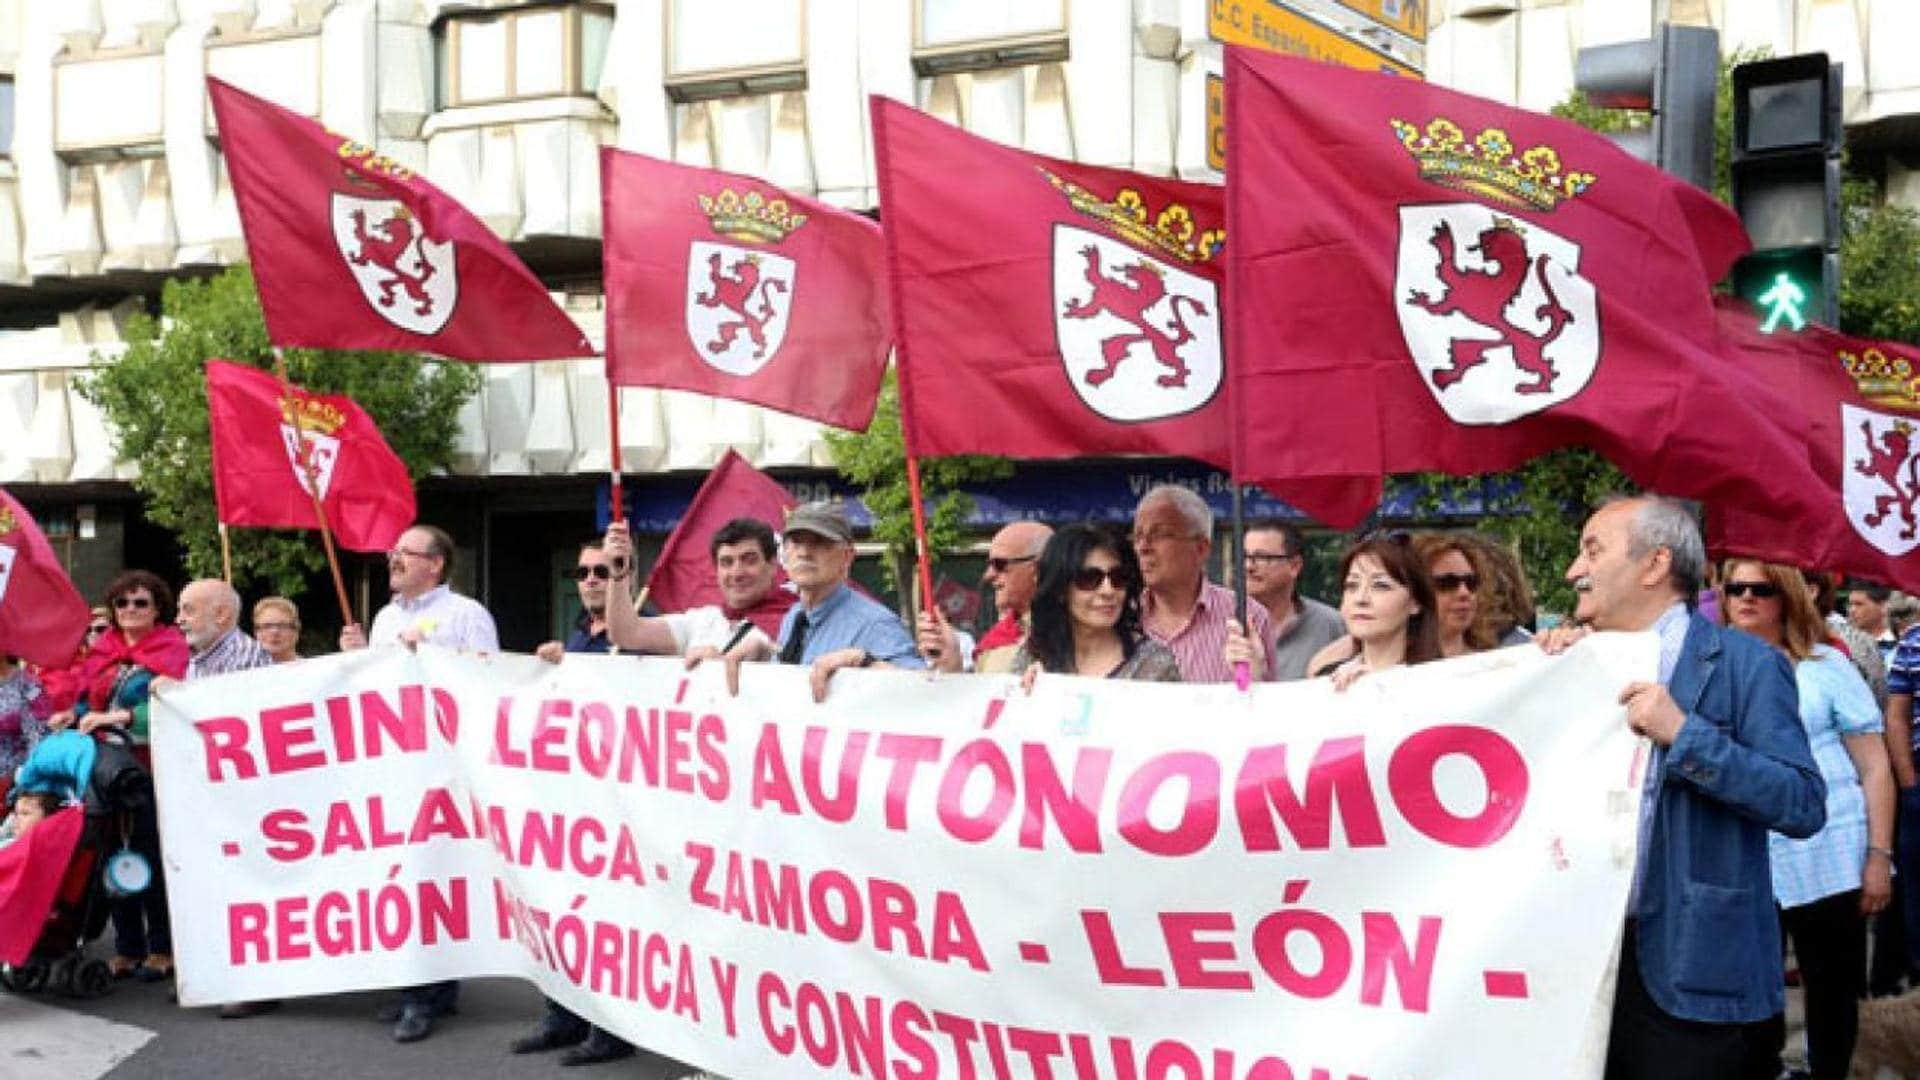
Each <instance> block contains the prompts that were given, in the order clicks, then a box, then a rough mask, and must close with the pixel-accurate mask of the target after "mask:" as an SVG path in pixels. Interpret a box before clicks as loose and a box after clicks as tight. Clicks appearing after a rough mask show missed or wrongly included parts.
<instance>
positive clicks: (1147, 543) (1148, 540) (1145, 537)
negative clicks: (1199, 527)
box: [1133, 529, 1200, 547]
mask: <svg viewBox="0 0 1920 1080" xmlns="http://www.w3.org/2000/svg"><path fill="white" fill-rule="evenodd" d="M1198 539H1200V537H1199V535H1198V534H1196V533H1180V532H1174V531H1173V530H1172V529H1148V530H1147V531H1146V532H1137V533H1134V534H1133V546H1134V547H1152V546H1153V545H1155V544H1158V543H1161V542H1163V541H1166V540H1198Z"/></svg>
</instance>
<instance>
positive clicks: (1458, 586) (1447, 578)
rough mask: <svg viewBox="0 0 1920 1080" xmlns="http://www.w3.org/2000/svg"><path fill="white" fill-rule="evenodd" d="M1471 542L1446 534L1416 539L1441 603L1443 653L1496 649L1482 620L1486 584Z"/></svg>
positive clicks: (1440, 622) (1417, 552)
mask: <svg viewBox="0 0 1920 1080" xmlns="http://www.w3.org/2000/svg"><path fill="white" fill-rule="evenodd" d="M1468 544H1469V542H1468V541H1466V540H1463V539H1461V538H1460V537H1457V536H1449V535H1447V534H1445V533H1421V534H1420V535H1418V536H1415V537H1414V538H1413V550H1414V553H1415V554H1417V555H1419V556H1420V560H1421V561H1422V562H1424V563H1426V565H1427V576H1428V577H1429V578H1430V579H1431V580H1432V581H1433V593H1434V599H1435V600H1436V601H1437V602H1438V603H1439V607H1440V612H1439V614H1440V617H1439V620H1438V622H1437V626H1438V628H1439V631H1440V655H1441V656H1465V655H1467V654H1468V653H1476V652H1485V651H1486V650H1488V649H1491V648H1493V646H1494V638H1493V635H1492V634H1491V633H1489V631H1488V628H1487V627H1486V626H1485V625H1484V620H1482V619H1481V617H1480V615H1481V611H1480V588H1481V586H1482V585H1483V584H1486V583H1487V575H1486V574H1485V573H1482V572H1481V569H1480V561H1479V557H1478V552H1476V551H1475V550H1474V549H1473V548H1472V547H1470V546H1468Z"/></svg>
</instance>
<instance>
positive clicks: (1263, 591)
mask: <svg viewBox="0 0 1920 1080" xmlns="http://www.w3.org/2000/svg"><path fill="white" fill-rule="evenodd" d="M1244 547H1245V558H1244V562H1245V564H1246V575H1247V598H1248V599H1249V600H1252V601H1254V602H1256V603H1258V604H1259V605H1260V606H1261V607H1262V608H1265V609H1266V612H1267V615H1268V616H1269V617H1270V618H1272V620H1273V626H1274V633H1273V678H1274V680H1275V681H1286V680H1290V679H1304V678H1306V677H1307V661H1308V660H1311V659H1312V658H1313V654H1314V653H1317V652H1319V651H1320V650H1321V649H1324V648H1326V647H1327V646H1328V645H1331V644H1332V643H1333V642H1335V641H1338V640H1339V639H1340V636H1341V635H1343V634H1345V633H1346V632H1347V631H1346V623H1344V622H1342V621H1341V619H1340V612H1339V611H1338V610H1337V609H1335V608H1333V607H1330V606H1328V605H1326V604H1323V603H1321V602H1320V601H1318V600H1315V599H1313V598H1312V597H1310V596H1301V595H1300V592H1299V588H1298V586H1299V582H1300V571H1301V569H1302V568H1303V567H1304V566H1305V565H1306V561H1307V560H1306V538H1305V537H1304V536H1302V535H1301V533H1300V530H1299V529H1298V528H1296V527H1294V526H1293V525H1291V524H1288V523H1287V522H1284V521H1255V522H1252V523H1250V524H1248V525H1247V531H1246V540H1245V541H1244Z"/></svg>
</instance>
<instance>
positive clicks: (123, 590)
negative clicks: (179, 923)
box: [48, 570, 190, 982]
mask: <svg viewBox="0 0 1920 1080" xmlns="http://www.w3.org/2000/svg"><path fill="white" fill-rule="evenodd" d="M105 606H106V608H107V609H108V610H109V611H111V612H112V613H113V619H112V621H113V625H112V627H111V628H109V629H108V630H107V632H106V633H104V634H101V635H100V636H99V637H97V638H94V639H93V644H92V647H91V648H90V649H89V650H88V652H87V656H86V658H85V659H84V660H82V661H80V664H79V667H78V669H77V674H76V675H75V677H74V678H73V679H72V680H71V685H72V689H71V691H70V692H71V693H73V694H76V695H77V698H76V700H74V701H73V703H72V705H71V707H70V708H67V709H64V710H62V711H60V712H58V713H55V714H54V715H53V717H52V718H51V719H49V720H48V724H49V726H51V727H53V728H55V729H56V730H58V729H62V728H66V727H69V726H73V725H76V724H77V725H78V727H79V729H80V730H81V731H82V732H87V733H90V732H93V731H97V730H99V729H101V728H106V727H113V728H119V729H120V730H122V731H125V732H126V733H127V735H128V736H129V737H130V738H131V739H132V740H133V744H134V745H133V752H134V756H135V757H136V758H138V759H139V761H140V764H141V765H143V766H145V767H147V768H149V769H151V768H152V767H153V766H152V759H151V758H150V757H149V756H148V753H147V745H146V743H147V698H148V695H149V693H150V692H151V690H152V686H153V680H154V679H155V678H157V677H159V676H163V675H164V676H166V677H167V678H170V679H180V678H185V677H186V674H187V659H188V657H189V655H190V652H189V649H188V647H187V638H186V635H184V634H182V633H181V632H180V628H179V627H177V626H174V625H173V615H174V607H173V590H172V589H169V588H167V583H166V582H164V581H161V580H160V578H159V577H157V576H156V575H154V574H151V573H148V572H147V571H145V570H128V571H126V572H124V573H122V574H121V575H120V576H119V577H116V578H114V579H113V581H112V583H111V584H109V585H108V586H107V595H106V604H105ZM128 842H129V843H130V844H131V845H132V846H133V849H134V850H135V851H137V852H139V853H140V854H141V855H142V856H144V857H145V858H146V859H147V862H148V863H149V865H151V866H152V867H153V884H151V885H149V886H148V887H147V888H146V890H145V891H144V892H141V893H139V894H138V895H136V896H130V897H127V898H125V899H122V900H118V901H115V903H114V906H113V930H114V950H113V951H114V956H113V959H112V960H110V961H109V962H108V967H109V968H110V969H111V970H112V971H113V974H114V977H115V978H126V977H128V976H130V975H138V976H139V977H140V979H141V980H142V981H148V982H158V981H160V980H162V979H165V978H168V977H169V976H171V975H172V974H173V956H172V952H173V948H172V945H173V941H172V935H171V931H170V928H169V926H168V924H167V889H166V877H165V875H164V874H163V873H162V872H161V862H160V835H159V832H158V831H157V830H156V829H155V827H154V823H153V815H152V814H135V815H134V829H133V835H132V836H130V837H129V838H128Z"/></svg>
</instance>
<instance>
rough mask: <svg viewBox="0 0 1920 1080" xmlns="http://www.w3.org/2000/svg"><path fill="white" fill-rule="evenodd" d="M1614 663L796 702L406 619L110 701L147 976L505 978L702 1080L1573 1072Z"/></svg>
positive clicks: (296, 990) (1592, 1053) (1597, 1027)
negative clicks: (449, 647)
mask: <svg viewBox="0 0 1920 1080" xmlns="http://www.w3.org/2000/svg"><path fill="white" fill-rule="evenodd" d="M1655 660H1656V648H1655V642H1654V639H1653V638H1652V637H1651V636H1650V635H1633V636H1614V635H1602V636H1598V637H1595V638H1592V639H1589V640H1588V641H1586V642H1583V643H1582V644H1581V645H1579V646H1578V647H1576V648H1575V649H1574V650H1572V651H1571V652H1569V653H1568V654H1567V655H1566V656H1564V657H1561V658H1558V659H1549V658H1547V657H1545V656H1544V655H1542V654H1541V653H1540V652H1539V651H1538V650H1536V649H1533V648H1530V647H1522V648H1515V649H1508V650H1503V651H1500V652H1494V653H1487V654H1482V655H1479V656H1474V657H1468V658H1465V659H1461V660H1455V661H1447V662H1444V663H1435V664H1429V665H1425V666H1423V667H1418V668H1405V669H1398V670H1395V671H1390V672H1386V673H1382V674H1379V675H1373V676H1369V677H1367V678H1364V679H1362V680H1360V682H1359V683H1357V684H1356V685H1355V686H1354V687H1353V688H1352V689H1351V690H1349V691H1347V692H1346V693H1344V694H1336V693H1334V692H1333V690H1332V689H1331V687H1330V686H1329V685H1328V682H1327V680H1324V679H1323V680H1318V681H1315V682H1310V683H1291V684H1283V685H1272V686H1269V685H1261V686H1257V687H1255V688H1254V690H1253V692H1252V693H1250V694H1242V693H1238V692H1236V691H1234V690H1233V688H1231V687H1225V686H1222V687H1209V686H1180V685H1162V684H1136V683H1127V684H1109V683H1106V682H1101V681H1093V680H1085V679H1078V678H1063V677H1053V676H1048V677H1044V678H1042V679H1041V680H1040V681H1039V685H1038V687H1037V688H1036V689H1035V691H1034V693H1033V694H1032V695H1031V696H1027V695H1024V694H1021V693H1020V692H1019V691H1018V689H1017V688H1015V687H1014V686H1013V684H1012V682H1011V680H1008V679H1001V678H995V677H990V676H978V677H974V676H967V677H944V678H937V679H929V678H928V677H927V676H925V675H922V674H918V673H906V672H884V671H874V672H863V671H845V672H841V673H840V674H838V675H836V676H835V677H834V681H833V685H832V687H831V693H830V694H829V697H828V701H827V703H826V704H824V705H815V704H814V703H813V702H812V700H811V697H810V695H809V693H808V690H807V685H806V674H807V673H806V672H805V671H803V670H800V669H796V668H783V667H776V666H756V665H749V666H748V669H747V670H746V671H745V672H744V678H743V680H742V681H743V686H742V689H741V694H740V696H739V697H737V698H730V697H728V696H727V695H726V691H725V689H724V680H723V678H722V673H721V672H720V671H719V670H717V669H699V670H696V671H695V672H693V673H692V674H691V675H689V674H688V673H687V672H685V671H684V670H683V669H682V667H681V665H680V664H678V663H677V662H674V661H665V660H636V659H633V658H629V657H597V656H569V657H567V658H566V660H565V662H564V663H562V664H559V665H550V664H545V663H542V662H539V661H536V660H533V659H531V658H527V657H519V656H498V657H492V658H474V657H470V656H462V655H456V654H450V653H445V652H438V651H435V650H432V649H427V648H423V649H421V650H420V651H419V653H418V654H412V653H408V652H405V651H401V650H391V651H375V652H368V653H358V654H352V655H344V656H335V657H328V658H325V659H319V660H308V661H302V662H300V663H296V664H292V665H283V666H281V667H276V668H274V669H272V670H271V671H266V672H248V673H242V674H238V675H232V676H224V677H220V678H216V679H210V680H207V681H206V682H203V683H194V684H188V685H185V686H183V687H180V688H177V689H172V690H168V691H164V692H162V693H161V694H160V695H158V696H156V699H155V700H156V703H157V704H156V713H155V716H156V719H155V724H154V730H155V739H154V751H155V766H156V771H157V775H158V778H159V784H160V789H159V798H160V806H161V812H162V825H163V831H164V835H165V846H166V851H167V876H168V886H169V888H170V889H171V890H172V895H173V898H174V910H175V911H176V912H178V913H179V915H178V916H177V917H176V920H175V927H174V930H175V935H174V936H175V943H176V946H177V949H176V952H177V961H178V964H179V969H180V981H179V989H180V1001H181V1004H183V1005H189V1006H193V1005H206V1004H211V1003H214V1002H224V1001H243V1000H251V999H258V998H264V997H285V996H298V995H303V994H321V993H328V992H335V991H347V990H359V989H365V988H371V987H380V986H396V985H404V984H413V983H420V982H424V981H428V980H432V979H444V978H455V977H462V976H483V975H511V976H518V977H522V978H526V979H528V980H531V981H532V982H534V983H536V984H537V985H538V986H539V987H540V989H541V991H542V992H543V993H546V994H548V995H551V996H552V997H554V998H555V999H556V1000H558V1001H559V1002H561V1003H562V1004H564V1005H565V1006H566V1007H567V1008H569V1009H572V1010H574V1011H575V1012H577V1013H580V1014H581V1015H583V1016H585V1017H587V1018H588V1019H590V1020H591V1021H592V1022H594V1023H595V1024H599V1025H601V1026H603V1027H605V1028H608V1029H610V1030H612V1031H614V1032H616V1033H618V1034H620V1035H621V1036H623V1037H625V1038H628V1039H631V1040H633V1041H635V1042H637V1043H639V1044H640V1045H642V1046H646V1047H649V1048H651V1049H653V1050H656V1051H659V1052H661V1053H665V1054H670V1055H672V1056H673V1057H676V1058H680V1059H682V1060H685V1061H689V1062H694V1063H697V1064H699V1065H700V1066H702V1067H705V1068H710V1069H716V1070H719V1071H721V1072H724V1073H726V1074H728V1075H732V1076H796V1075H829V1076H860V1077H898V1078H909V1077H918V1078H933V1077H962V1076H966V1077H971V1076H989V1075H991V1076H996V1077H998V1076H1061V1077H1066V1076H1072V1077H1076V1078H1078V1077H1086V1078H1121V1077H1127V1078H1146V1077H1207V1078H1209V1080H1213V1078H1220V1080H1275V1078H1278V1077H1301V1078H1305V1077H1308V1076H1321V1075H1324V1076H1335V1077H1346V1076H1364V1077H1372V1078H1381V1077H1407V1076H1421V1077H1474V1078H1479V1080H1489V1078H1498V1077H1516V1078H1518V1077H1527V1078H1532V1077H1540V1076H1553V1077H1581V1076H1586V1077H1597V1076H1599V1074H1600V1066H1601V1063H1602V1060H1603V1057H1604V1045H1605V1037H1606V1025H1607V1020H1608V1015H1609V1012H1608V1009H1609V1002H1610V1000H1611V996H1612V980H1613V973H1612V961H1613V958H1614V957H1615V955H1616V953H1617V950H1618V946H1619V940H1620V930H1621V925H1622V911H1623V910H1624V907H1625V902H1626V893H1627V887H1628V881H1629V875H1630V869H1631V866H1632V861H1633V838H1634V828H1633V826H1634V821H1635V814H1636V803H1637V798H1638V794H1637V793H1638V790H1639V783H1638V779H1637V769H1638V767H1639V763H1640V760H1641V757H1642V755H1641V754H1639V753H1638V749H1639V745H1640V744H1639V743H1638V742H1637V740H1636V739H1635V738H1634V737H1633V736H1632V734H1631V733H1630V732H1629V731H1628V729H1627V727H1626V725H1625V723H1624V722H1623V718H1622V714H1621V710H1620V708H1619V706H1617V705H1616V704H1615V703H1614V702H1615V700H1616V698H1617V695H1618V693H1619V690H1620V688H1621V687H1622V686H1623V685H1624V684H1625V683H1627V682H1629V681H1632V680H1635V679H1648V678H1651V677H1652V675H1653V673H1654V670H1655V666H1656V665H1655ZM1170 716H1182V717H1193V718H1196V719H1199V718H1204V720H1203V721H1202V722H1187V723H1168V722H1167V718H1168V717H1170ZM1322 1070H1324V1072H1323V1071H1322Z"/></svg>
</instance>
